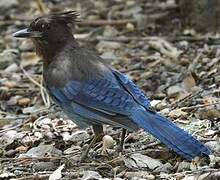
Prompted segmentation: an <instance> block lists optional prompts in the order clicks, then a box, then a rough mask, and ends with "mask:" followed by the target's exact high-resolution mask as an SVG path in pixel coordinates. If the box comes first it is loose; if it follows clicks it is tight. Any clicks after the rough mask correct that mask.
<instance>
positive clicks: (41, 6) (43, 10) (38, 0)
mask: <svg viewBox="0 0 220 180" xmlns="http://www.w3.org/2000/svg"><path fill="white" fill-rule="evenodd" d="M35 2H36V3H37V7H38V10H39V11H40V13H41V14H46V12H47V10H46V7H45V5H44V3H43V1H42V0H35Z"/></svg>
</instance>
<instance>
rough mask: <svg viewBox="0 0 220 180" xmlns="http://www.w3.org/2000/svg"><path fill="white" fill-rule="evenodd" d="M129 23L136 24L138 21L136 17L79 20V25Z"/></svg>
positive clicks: (119, 24)
mask: <svg viewBox="0 0 220 180" xmlns="http://www.w3.org/2000/svg"><path fill="white" fill-rule="evenodd" d="M127 23H134V24H136V23H137V21H136V20H135V19H122V20H104V19H103V20H83V21H81V22H77V24H78V25H81V26H103V25H111V26H112V25H118V26H121V25H126V24H127Z"/></svg>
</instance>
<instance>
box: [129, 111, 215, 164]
mask: <svg viewBox="0 0 220 180" xmlns="http://www.w3.org/2000/svg"><path fill="white" fill-rule="evenodd" d="M131 118H132V119H133V120H134V121H135V122H136V123H137V124H138V125H139V127H141V128H143V129H145V130H146V131H147V132H149V133H151V134H152V135H153V136H154V137H156V138H157V139H159V140H160V141H161V142H162V143H164V144H165V145H167V146H168V147H169V148H171V149H173V150H174V151H175V152H176V153H178V154H179V155H181V156H183V157H184V158H186V159H189V160H191V159H193V158H195V157H196V156H200V155H203V154H205V155H209V154H210V153H211V152H210V150H209V149H208V148H207V147H205V146H204V145H203V144H202V143H201V142H199V141H198V140H196V139H195V138H194V137H192V136H191V135H189V134H188V133H187V132H185V131H184V130H183V129H181V128H179V127H177V126H176V125H175V124H174V123H173V122H171V121H170V120H168V119H167V118H165V117H163V116H162V115H160V114H158V113H152V112H150V111H146V110H145V109H136V110H134V111H133V113H132V115H131Z"/></svg>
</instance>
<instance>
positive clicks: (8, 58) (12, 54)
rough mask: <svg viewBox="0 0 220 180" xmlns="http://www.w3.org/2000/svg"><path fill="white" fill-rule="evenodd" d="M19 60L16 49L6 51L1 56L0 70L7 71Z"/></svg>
mask: <svg viewBox="0 0 220 180" xmlns="http://www.w3.org/2000/svg"><path fill="white" fill-rule="evenodd" d="M17 59H18V51H17V50H15V49H6V50H4V51H3V52H2V53H1V54H0V69H5V68H6V67H8V66H9V65H10V64H12V63H14V61H15V60H17Z"/></svg>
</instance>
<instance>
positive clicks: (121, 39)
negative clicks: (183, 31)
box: [96, 35, 220, 43]
mask: <svg viewBox="0 0 220 180" xmlns="http://www.w3.org/2000/svg"><path fill="white" fill-rule="evenodd" d="M160 38H162V39H165V40H168V41H170V42H175V41H183V40H185V41H191V42H194V41H208V40H213V41H219V40H220V37H218V36H207V35H204V36H176V37H169V36H167V37H166V36H162V37H160ZM156 39H158V37H157V36H147V37H146V36H145V37H135V36H134V37H125V36H119V37H106V36H98V37H97V38H96V40H105V41H118V42H125V43H126V42H129V41H152V40H156Z"/></svg>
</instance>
